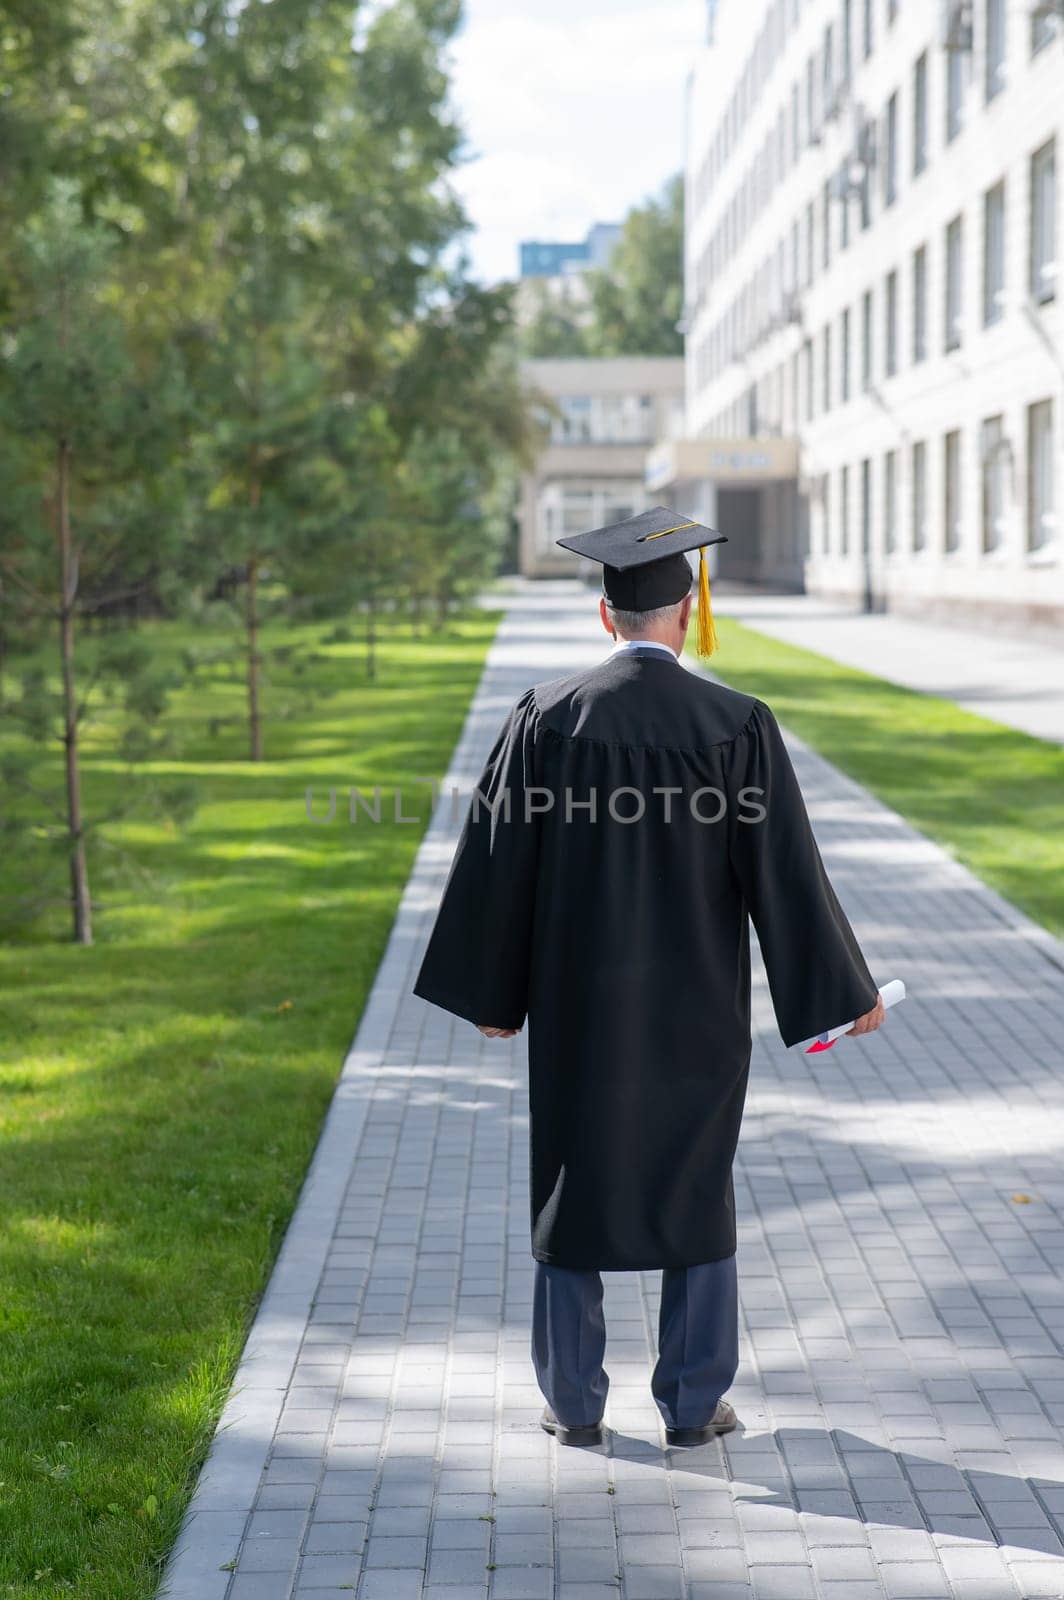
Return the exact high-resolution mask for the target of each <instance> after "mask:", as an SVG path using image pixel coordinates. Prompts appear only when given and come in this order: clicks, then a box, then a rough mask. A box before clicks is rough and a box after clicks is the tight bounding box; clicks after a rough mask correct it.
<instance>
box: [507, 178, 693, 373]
mask: <svg viewBox="0 0 1064 1600" xmlns="http://www.w3.org/2000/svg"><path fill="white" fill-rule="evenodd" d="M585 287H586V290H587V294H588V302H587V304H586V306H582V305H581V304H580V303H579V302H576V301H571V300H568V299H562V300H560V299H559V298H558V297H557V296H556V295H555V294H553V293H552V292H551V291H550V290H548V289H547V288H546V286H543V287H542V288H539V289H538V293H537V290H536V289H532V290H531V292H529V291H528V289H527V288H526V290H525V293H526V296H527V298H528V299H529V300H530V301H531V304H532V310H531V312H530V313H529V314H528V315H526V318H525V321H524V325H523V327H522V330H521V353H522V355H524V356H569V357H573V356H677V355H682V354H683V335H682V333H681V332H680V331H679V323H680V320H681V318H682V315H683V177H682V175H681V174H679V173H677V174H676V175H675V176H674V177H672V178H670V179H669V181H668V182H667V183H666V184H665V186H664V188H663V189H662V192H661V194H660V195H658V196H656V197H653V198H651V199H649V200H647V201H646V202H645V203H644V204H643V205H641V206H635V207H634V208H633V209H632V210H631V211H629V213H628V215H627V217H626V218H625V222H624V228H623V230H622V232H621V237H620V239H619V240H618V242H617V245H616V246H615V248H614V250H613V253H612V254H611V256H610V259H609V263H608V265H607V266H605V267H600V268H597V269H595V270H594V271H592V272H588V273H587V274H586V275H585Z"/></svg>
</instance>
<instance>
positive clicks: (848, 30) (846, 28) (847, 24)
mask: <svg viewBox="0 0 1064 1600" xmlns="http://www.w3.org/2000/svg"><path fill="white" fill-rule="evenodd" d="M852 76H853V0H842V81H843V83H845V84H846V85H847V86H848V85H849V82H850V79H851V78H852Z"/></svg>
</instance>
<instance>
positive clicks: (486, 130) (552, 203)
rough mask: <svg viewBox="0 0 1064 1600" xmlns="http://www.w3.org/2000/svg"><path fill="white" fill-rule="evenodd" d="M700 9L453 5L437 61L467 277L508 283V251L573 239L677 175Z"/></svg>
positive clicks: (638, 0)
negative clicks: (453, 17) (523, 244)
mask: <svg viewBox="0 0 1064 1600" xmlns="http://www.w3.org/2000/svg"><path fill="white" fill-rule="evenodd" d="M705 16H706V7H705V0H652V3H651V0H466V7H465V22H464V25H463V28H462V31H461V33H460V34H459V35H458V37H457V38H456V40H455V41H454V44H453V47H452V51H451V78H452V96H451V98H452V103H453V105H454V108H455V110H456V112H457V114H458V117H459V120H460V121H461V122H462V124H463V126H464V128H465V130H466V138H467V155H468V157H469V159H468V160H467V161H466V163H465V165H464V166H463V167H461V168H460V169H459V171H458V173H457V176H456V188H457V189H458V192H459V194H460V196H461V197H462V200H463V201H464V203H465V207H466V211H467V213H468V215H469V217H470V220H471V221H472V223H473V231H472V232H471V234H470V235H469V237H468V239H467V248H468V250H469V254H470V256H471V259H472V268H473V274H474V276H475V277H477V278H479V279H480V280H481V281H483V282H485V283H495V282H497V281H498V280H499V279H500V278H515V277H516V276H517V272H518V259H517V247H518V242H519V241H520V240H521V239H536V238H539V239H582V238H583V237H584V235H585V233H586V232H587V230H588V227H589V226H590V225H591V223H593V222H619V221H621V220H622V219H623V217H624V214H625V212H626V211H627V210H628V209H629V208H630V207H631V206H632V205H634V204H636V203H638V202H639V201H641V200H644V199H645V198H646V197H647V196H648V195H651V194H655V193H657V191H658V190H659V189H660V188H661V186H662V184H664V182H665V180H666V179H667V178H668V177H669V176H670V174H671V173H673V172H676V171H678V170H679V169H680V168H681V167H682V165H683V118H684V85H685V81H686V78H687V73H688V70H689V68H690V66H691V64H692V62H693V61H694V59H695V56H696V54H697V52H698V50H699V48H700V46H701V44H702V42H703V38H704V35H705Z"/></svg>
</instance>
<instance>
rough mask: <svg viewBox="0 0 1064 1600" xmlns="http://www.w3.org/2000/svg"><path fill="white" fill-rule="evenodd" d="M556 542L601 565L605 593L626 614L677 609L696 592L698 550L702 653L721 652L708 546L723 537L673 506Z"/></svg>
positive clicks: (699, 646) (700, 647) (641, 512)
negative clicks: (693, 555) (693, 559)
mask: <svg viewBox="0 0 1064 1600" xmlns="http://www.w3.org/2000/svg"><path fill="white" fill-rule="evenodd" d="M556 543H558V544H560V545H562V546H563V547H564V549H566V550H575V552H576V554H577V555H578V556H587V557H588V558H589V560H591V561H600V562H601V563H602V592H603V594H604V595H605V596H606V599H607V600H608V601H609V602H610V604H611V605H615V606H616V607H617V608H618V609H619V610H621V611H656V610H657V608H658V607H659V606H671V605H675V604H676V602H677V601H678V600H682V599H683V597H684V595H686V594H690V592H691V568H690V565H689V564H688V560H687V555H686V552H687V551H688V550H697V551H698V653H699V655H701V656H711V655H712V654H713V652H714V650H715V649H716V648H717V636H716V631H715V629H714V627H713V612H712V610H711V608H710V598H709V573H708V572H707V570H706V546H707V545H711V544H726V543H727V538H726V536H725V535H724V534H723V533H716V532H715V531H714V530H713V529H712V528H704V527H703V526H702V524H701V523H700V522H691V521H688V520H687V519H686V518H685V517H682V516H681V515H680V514H679V513H678V512H676V511H672V510H670V508H669V507H668V506H652V507H651V508H650V510H649V511H640V512H639V513H638V515H637V516H634V517H625V519H624V521H623V522H612V523H610V524H609V525H608V526H607V527H605V528H592V530H591V532H590V533H578V534H574V535H573V536H572V538H569V539H558V540H557V541H556Z"/></svg>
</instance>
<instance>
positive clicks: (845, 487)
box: [839, 467, 850, 556]
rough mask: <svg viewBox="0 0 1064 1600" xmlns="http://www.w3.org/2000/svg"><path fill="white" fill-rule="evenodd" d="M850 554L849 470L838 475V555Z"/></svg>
mask: <svg viewBox="0 0 1064 1600" xmlns="http://www.w3.org/2000/svg"><path fill="white" fill-rule="evenodd" d="M849 553H850V469H849V467H843V469H842V471H841V473H840V474H839V554H840V555H843V556H845V555H849Z"/></svg>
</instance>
